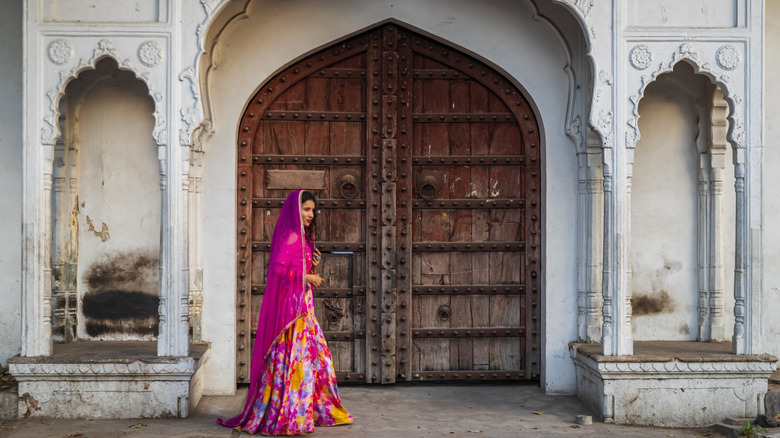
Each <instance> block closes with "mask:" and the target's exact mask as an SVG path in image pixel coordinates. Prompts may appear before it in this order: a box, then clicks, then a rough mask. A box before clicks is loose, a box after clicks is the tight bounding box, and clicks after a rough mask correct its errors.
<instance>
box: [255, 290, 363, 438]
mask: <svg viewBox="0 0 780 438" xmlns="http://www.w3.org/2000/svg"><path fill="white" fill-rule="evenodd" d="M306 289H307V291H306V307H307V312H306V315H304V316H303V317H301V318H299V319H297V320H296V321H295V322H294V323H292V324H291V325H290V326H289V327H288V328H287V329H285V331H283V332H282V333H281V335H280V336H279V339H278V340H277V342H276V343H275V344H273V345H272V346H271V349H270V352H269V354H268V355H267V356H266V358H265V362H264V365H263V373H262V376H261V377H260V382H259V384H258V385H257V391H258V393H257V398H256V401H255V404H254V406H253V407H252V408H251V409H250V413H249V418H248V420H247V423H246V424H245V425H244V426H243V427H242V428H241V430H243V431H247V432H250V433H256V432H258V431H259V432H260V433H261V434H264V435H295V434H301V433H307V432H313V431H314V426H334V425H337V424H346V423H351V422H352V421H353V419H352V416H351V415H350V414H349V412H347V410H346V409H345V408H344V407H343V406H342V405H341V399H340V398H339V393H338V387H337V385H336V374H335V372H334V371H333V360H332V359H331V354H330V349H329V348H328V345H327V344H326V343H325V337H324V336H323V334H322V329H321V328H320V325H319V324H318V323H317V318H316V316H315V315H314V299H313V297H312V292H311V288H309V287H307V288H306ZM252 395H253V394H249V396H250V397H251V396H252Z"/></svg>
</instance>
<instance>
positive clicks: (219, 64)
mask: <svg viewBox="0 0 780 438" xmlns="http://www.w3.org/2000/svg"><path fill="white" fill-rule="evenodd" d="M444 3H445V2H441V4H442V5H444ZM538 3H540V4H537V2H532V1H520V2H497V3H496V4H495V6H496V7H493V8H484V7H480V5H478V4H475V3H470V2H459V3H457V4H447V7H448V8H449V10H450V11H451V14H452V16H453V17H454V19H453V21H452V22H451V23H449V22H448V23H446V24H443V23H441V21H440V19H439V18H438V17H437V14H436V13H435V10H436V8H435V7H434V6H430V5H428V6H427V7H426V8H422V9H421V8H420V7H419V4H418V3H417V2H413V1H402V2H398V3H395V4H393V5H392V7H391V6H388V5H382V4H376V3H371V4H370V5H369V4H360V7H359V8H358V7H356V5H357V4H356V3H354V2H350V1H340V2H332V3H329V4H328V5H323V4H321V3H317V2H301V3H294V4H290V3H275V2H268V1H261V0H255V1H240V2H232V3H229V4H226V5H225V7H224V8H223V9H220V10H219V11H218V12H217V13H216V15H215V16H214V18H213V19H212V20H211V26H210V27H209V28H208V29H207V30H206V31H205V33H204V35H205V36H206V38H205V40H204V42H203V47H204V48H205V50H204V52H205V53H204V56H203V57H202V58H201V60H200V62H201V64H200V68H199V72H200V76H199V81H200V82H199V83H200V84H201V89H202V93H203V94H202V99H203V102H204V117H205V118H206V119H207V120H208V121H209V122H210V123H211V124H212V126H213V128H214V129H213V135H212V136H211V137H208V138H204V139H203V140H204V141H203V143H202V147H203V165H202V187H203V191H202V193H203V195H202V201H193V200H192V198H191V201H190V202H191V204H198V205H202V209H203V212H208V211H221V212H225V214H220V215H209V214H205V213H204V214H203V215H202V218H201V219H198V218H191V221H199V224H200V225H199V226H202V229H203V233H202V236H203V237H202V238H203V244H202V252H203V257H202V270H203V272H204V275H203V303H204V305H203V313H202V315H203V317H202V328H203V331H202V333H203V339H204V340H217V339H227V341H226V342H219V343H217V342H215V343H214V344H212V348H215V350H214V354H213V356H212V357H213V358H214V357H219V359H216V360H212V361H211V362H209V363H208V364H207V365H206V366H207V367H217V366H220V367H222V369H229V368H231V367H236V365H237V362H238V365H241V364H240V362H242V361H241V360H237V361H236V362H233V360H229V359H228V358H230V356H231V354H232V353H233V352H234V351H235V350H236V349H238V348H240V347H241V345H240V342H241V338H240V333H239V336H236V326H237V324H238V323H236V322H235V321H230V320H228V319H226V318H225V317H224V316H225V315H226V314H236V315H238V312H236V310H235V309H236V307H240V304H241V301H240V300H238V301H234V300H232V299H230V300H227V299H225V297H224V295H223V294H224V291H225V290H237V291H238V290H240V288H239V286H238V282H237V281H236V280H230V281H229V280H227V279H225V278H222V277H220V276H219V275H218V274H215V273H218V272H226V271H232V272H237V271H238V268H239V264H240V263H241V257H238V258H237V257H235V254H236V252H235V247H234V246H233V245H232V244H233V243H234V242H235V236H236V233H238V232H239V231H240V229H237V227H236V224H237V223H238V221H237V220H236V219H237V216H232V215H231V214H230V212H231V211H232V210H234V206H233V205H231V204H232V201H233V200H234V199H236V196H237V195H239V193H238V190H239V187H240V185H237V184H236V179H234V178H231V177H232V175H233V174H234V173H235V169H236V168H237V160H239V159H240V156H237V155H236V154H235V153H233V152H230V153H229V152H228V151H227V150H226V149H225V148H226V145H229V144H234V142H235V138H237V137H238V134H239V131H240V129H242V128H241V126H240V125H237V124H236V123H235V121H236V120H240V118H241V114H242V112H243V111H244V110H246V106H244V105H239V104H237V102H241V103H244V102H246V103H247V104H249V102H247V101H246V99H247V96H252V95H254V94H255V93H256V92H257V91H258V89H256V87H257V85H258V84H263V83H265V82H267V81H268V80H269V78H273V77H274V76H275V75H276V74H279V73H280V72H282V71H284V70H285V68H287V67H290V66H291V65H293V64H294V63H295V62H297V61H298V60H301V59H303V58H305V57H306V56H308V55H311V54H313V53H316V52H317V51H319V50H321V49H323V48H326V47H328V46H329V45H331V44H334V42H336V41H342V40H345V39H347V38H349V37H350V36H354V35H357V34H359V33H360V32H363V31H365V30H367V29H370V28H372V27H373V26H376V25H377V24H380V23H383V22H387V21H395V22H397V23H403V24H404V25H405V26H408V28H409V29H411V30H413V31H415V32H418V33H420V34H421V35H423V36H426V37H429V38H432V39H433V40H434V41H437V42H443V41H446V42H447V45H448V46H449V47H450V48H454V49H455V50H459V51H461V52H463V53H465V54H466V55H468V56H472V57H474V58H476V59H478V60H479V61H480V62H482V63H484V64H486V65H487V66H489V67H490V68H491V69H494V70H496V71H498V72H500V73H501V74H502V75H503V76H504V77H506V78H510V82H511V83H512V85H513V86H519V85H520V84H523V85H525V84H533V89H531V88H528V87H526V91H527V94H528V97H529V100H531V101H533V102H535V106H536V107H537V108H536V109H537V110H538V114H539V115H540V117H539V119H538V120H540V122H539V123H540V134H541V137H542V138H543V139H544V145H545V148H544V149H543V151H542V154H543V156H542V157H540V159H541V161H542V162H543V163H544V164H543V165H542V167H541V170H540V173H539V176H541V181H540V184H539V187H536V190H537V191H538V193H539V194H540V196H541V197H542V200H541V202H540V203H539V205H541V206H542V210H541V211H540V215H539V216H537V220H542V221H545V222H544V223H545V224H548V222H547V221H548V220H552V221H553V224H552V225H550V226H546V227H545V231H543V232H542V235H541V236H540V239H541V242H542V244H541V245H540V246H539V247H538V248H537V249H540V248H544V250H543V251H542V254H541V258H542V259H543V261H542V262H541V265H542V266H544V268H543V269H542V271H541V273H539V277H538V278H539V281H540V285H542V286H541V287H542V288H544V291H553V294H554V295H553V296H552V297H550V296H549V295H548V296H547V297H546V298H544V299H541V300H540V301H538V302H537V303H536V304H537V305H539V306H541V308H542V309H544V306H545V300H552V302H554V303H555V305H554V308H551V309H552V311H550V312H549V313H545V311H544V310H542V316H541V317H540V318H539V319H540V325H541V329H540V330H539V331H538V332H537V335H538V336H539V337H540V345H539V346H538V348H539V351H540V354H541V356H542V360H541V361H540V362H539V363H537V364H535V365H539V366H540V367H541V368H542V369H541V370H540V371H541V374H542V376H541V378H542V379H546V380H547V382H546V383H545V385H547V388H548V390H550V391H553V392H572V391H573V390H574V385H575V383H574V377H573V376H574V368H573V366H572V365H571V363H569V362H568V361H567V360H566V359H565V358H566V357H567V354H568V353H567V351H568V350H567V349H568V347H567V343H568V342H570V341H572V340H573V339H576V338H577V323H578V321H577V314H578V313H577V312H578V309H577V300H578V296H577V295H578V294H577V292H576V291H577V289H578V284H577V282H578V277H577V269H578V267H577V257H578V250H577V248H576V242H577V239H578V233H579V232H580V231H579V230H578V227H577V226H576V221H577V219H576V218H577V217H578V212H577V208H578V197H579V193H578V167H579V166H580V163H578V157H577V154H578V153H579V154H583V155H585V154H586V152H585V151H584V150H585V149H586V147H585V145H586V143H587V142H588V141H587V138H588V132H587V131H588V128H587V126H586V125H587V120H588V119H589V117H588V114H587V111H588V108H589V99H590V98H589V96H588V95H589V94H590V92H591V90H592V89H593V87H592V86H591V84H590V82H591V80H590V77H591V76H592V72H591V71H590V70H591V68H592V66H591V65H589V63H588V61H587V50H586V46H587V42H586V41H585V40H586V36H585V33H584V32H583V30H582V29H581V28H580V27H579V26H580V24H579V22H578V21H577V19H576V18H574V17H573V15H572V14H571V12H570V11H569V10H567V8H566V7H563V6H561V5H559V4H557V3H555V2H550V1H545V2H538ZM358 11H359V12H358ZM331 17H333V19H331ZM337 17H348V18H346V19H343V18H342V19H339V18H337ZM323 20H325V21H328V22H332V25H331V26H326V27H323V26H319V25H318V23H320V22H322V21H323ZM479 27H484V28H491V29H501V31H500V32H495V33H491V34H490V35H489V36H488V35H487V34H477V33H473V32H468V29H474V28H479ZM249 54H251V56H249ZM301 71H302V70H301ZM371 73H373V72H371ZM438 73H441V72H438ZM501 93H502V94H503V93H504V91H502V92H501ZM204 137H206V136H204ZM548 145H551V147H549V148H548ZM591 146H593V147H592V149H593V152H594V154H593V155H594V157H591V158H590V159H585V158H582V157H580V158H582V159H580V160H579V161H580V162H582V163H586V162H587V163H590V164H588V165H595V166H596V167H597V164H596V163H600V155H599V152H600V151H599V145H598V144H595V143H594V144H592V145H591ZM583 165H584V164H583ZM580 173H581V174H582V175H583V176H582V178H589V179H591V180H592V181H591V182H592V185H593V186H594V187H595V186H598V184H599V181H598V179H599V176H598V175H596V174H597V172H580ZM586 174H588V175H590V176H586ZM550 194H555V195H554V196H550ZM586 197H587V196H583V198H586ZM586 201H588V199H586ZM592 213H593V215H594V216H595V215H596V214H598V213H599V212H598V209H594V210H592ZM239 216H240V215H239ZM590 225H591V226H590V227H589V228H588V229H587V230H585V231H583V232H582V234H581V236H580V237H583V236H592V235H593V234H592V233H591V232H590V231H591V228H594V229H596V230H598V229H599V226H600V222H599V221H598V220H595V221H593V222H592V223H591V224H590ZM550 230H556V231H555V232H551V231H550ZM596 234H599V235H600V232H599V233H596ZM583 238H585V237H583ZM593 241H594V242H595V245H596V246H600V238H599V237H594V240H593ZM591 244H592V242H590V241H589V242H588V244H587V245H584V246H583V248H585V247H588V246H589V245H591ZM196 245H197V244H196ZM190 260H191V263H193V262H194V263H195V265H197V264H199V261H198V258H197V257H191V259H190ZM583 269H588V270H590V271H592V272H593V275H591V276H590V277H589V278H597V277H600V273H598V269H599V266H598V264H597V263H596V262H592V261H591V260H590V259H589V261H587V262H585V263H584V264H583ZM194 270H195V271H197V270H198V269H197V268H196V269H194ZM584 278H585V277H583V280H582V281H583V282H585V281H588V280H586V279H584ZM583 290H584V288H583ZM597 290H598V285H595V286H593V287H589V288H588V292H593V291H597ZM545 293H546V292H545ZM237 295H238V294H237ZM594 296H595V292H594ZM217 297H218V298H217ZM594 301H595V300H594ZM246 303H247V302H245V305H247V304H246ZM594 309H596V307H595V306H594ZM594 312H595V310H594ZM237 319H239V320H240V319H241V317H238V318H237ZM545 327H547V328H549V331H548V330H547V328H545ZM247 336H248V335H247ZM217 351H219V352H217ZM546 358H551V362H550V364H549V365H547V364H546V362H545V360H546ZM244 362H245V361H244ZM380 365H381V364H380ZM242 366H246V363H244V364H243V365H242ZM372 366H373V365H372ZM545 374H546V377H545ZM212 382H213V383H212ZM234 382H235V379H234V380H233V381H231V380H230V376H227V375H224V374H223V375H220V376H219V377H216V378H214V379H213V380H211V381H210V382H209V385H211V384H214V385H220V387H225V388H229V387H232V386H233V385H234Z"/></svg>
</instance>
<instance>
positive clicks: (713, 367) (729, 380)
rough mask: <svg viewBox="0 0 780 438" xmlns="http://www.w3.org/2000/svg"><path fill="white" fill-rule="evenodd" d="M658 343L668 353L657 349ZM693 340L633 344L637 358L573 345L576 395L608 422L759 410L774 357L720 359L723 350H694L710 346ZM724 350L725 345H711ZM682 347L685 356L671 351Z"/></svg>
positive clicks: (686, 419)
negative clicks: (608, 354)
mask: <svg viewBox="0 0 780 438" xmlns="http://www.w3.org/2000/svg"><path fill="white" fill-rule="evenodd" d="M663 344H667V345H670V347H671V348H670V351H667V352H664V351H659V348H660V347H662V346H663ZM697 344H699V343H696V342H677V343H658V344H656V345H650V346H648V345H642V343H639V342H637V343H635V344H634V348H635V351H638V352H639V353H640V354H638V355H636V357H634V356H627V357H610V356H603V355H601V354H600V347H599V346H598V345H595V346H594V345H593V344H589V345H588V346H587V347H586V348H581V345H582V344H572V345H571V348H572V356H573V358H574V364H575V369H576V374H577V396H578V397H579V398H580V399H581V400H582V401H584V402H585V403H586V404H587V405H589V406H590V407H591V408H592V409H594V410H595V411H596V412H598V413H599V414H600V416H601V419H602V420H603V421H604V422H607V423H613V422H614V423H620V424H634V425H649V426H664V427H698V426H706V425H711V424H714V423H718V422H720V421H722V420H723V419H724V418H727V417H753V418H755V417H756V416H757V415H758V414H762V413H764V396H765V394H766V393H767V381H768V379H769V376H771V374H772V373H773V372H774V371H775V369H776V368H775V363H776V361H777V358H776V357H774V356H771V355H751V356H737V355H732V357H731V358H730V360H729V361H723V360H721V359H722V356H723V355H724V353H723V352H722V351H712V352H711V354H707V352H701V351H696V350H700V349H701V348H704V349H713V346H711V345H707V346H704V347H701V346H698V345H697ZM648 347H650V348H648ZM725 348H728V349H729V350H730V345H723V344H719V345H716V346H715V348H714V349H715V350H723V349H725ZM681 349H685V350H687V354H685V355H683V354H680V351H676V350H681ZM702 353H704V354H702ZM688 358H694V360H690V361H688V360H685V359H688Z"/></svg>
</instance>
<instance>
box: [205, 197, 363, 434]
mask: <svg viewBox="0 0 780 438" xmlns="http://www.w3.org/2000/svg"><path fill="white" fill-rule="evenodd" d="M300 210H301V191H300V190H296V191H294V192H292V193H290V194H289V195H288V196H287V199H286V200H285V202H284V205H283V206H282V211H281V213H280V214H279V220H278V222H277V223H276V226H275V227H274V233H273V236H272V238H271V253H270V258H269V262H268V276H267V279H266V287H265V293H264V295H263V301H262V304H261V306H260V315H259V319H258V323H257V336H256V337H255V345H254V350H253V351H252V364H251V368H250V382H249V391H248V393H247V397H246V401H245V403H244V408H243V409H242V411H241V413H240V414H239V415H238V416H236V417H234V418H231V419H228V420H224V419H222V418H218V419H217V423H218V424H220V425H222V426H226V427H233V428H236V429H237V430H241V431H246V432H249V433H255V432H257V431H259V432H260V433H262V434H264V435H296V434H300V433H307V432H313V431H314V427H315V426H333V425H337V424H346V423H351V422H352V421H353V419H352V416H351V415H350V414H349V413H348V412H347V410H346V409H344V407H343V406H342V405H341V399H340V398H339V394H338V387H337V385H336V375H335V372H334V370H333V361H332V358H331V354H330V350H329V349H328V345H327V343H326V342H325V337H324V336H323V333H322V329H321V328H320V326H319V323H318V322H317V318H316V316H315V315H314V298H313V296H312V288H311V285H310V284H308V283H306V280H305V275H306V274H307V273H308V272H310V270H311V267H312V254H313V252H314V251H313V250H314V241H313V240H312V239H308V238H306V234H305V232H304V228H303V224H302V223H301V211H300Z"/></svg>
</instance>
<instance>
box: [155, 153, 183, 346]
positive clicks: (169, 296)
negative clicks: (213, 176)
mask: <svg viewBox="0 0 780 438" xmlns="http://www.w3.org/2000/svg"><path fill="white" fill-rule="evenodd" d="M184 149H186V147H184V146H166V145H164V144H162V145H160V146H159V158H160V192H161V195H162V214H161V224H162V226H161V233H162V236H161V240H160V243H161V244H160V286H159V292H160V309H159V314H160V325H159V331H158V335H157V355H158V356H187V355H188V354H189V333H188V332H189V320H188V310H189V303H188V297H189V283H188V271H187V268H188V266H187V234H186V231H187V230H188V226H187V215H186V212H187V195H188V192H189V184H188V183H189V178H188V175H187V172H186V171H184V170H183V166H184V165H185V164H186V165H187V166H188V164H187V161H188V159H187V157H186V155H183V154H186V152H185V151H184Z"/></svg>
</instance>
